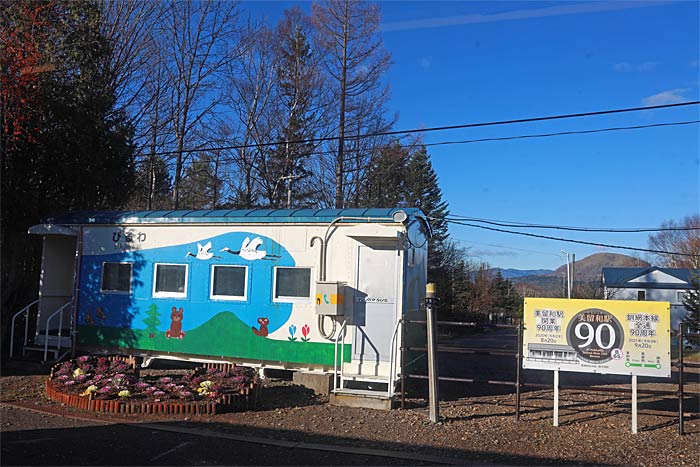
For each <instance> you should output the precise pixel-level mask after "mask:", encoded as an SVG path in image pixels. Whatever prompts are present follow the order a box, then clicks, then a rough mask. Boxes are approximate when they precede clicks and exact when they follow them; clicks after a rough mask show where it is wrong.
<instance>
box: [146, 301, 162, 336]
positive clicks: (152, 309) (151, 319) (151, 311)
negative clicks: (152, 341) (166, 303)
mask: <svg viewBox="0 0 700 467" xmlns="http://www.w3.org/2000/svg"><path fill="white" fill-rule="evenodd" d="M146 316H148V317H147V318H146V319H144V320H143V322H144V323H145V324H146V331H148V334H149V335H150V337H152V336H153V335H155V333H157V332H158V326H160V312H159V311H158V305H156V304H155V303H153V304H151V306H149V307H148V310H146Z"/></svg>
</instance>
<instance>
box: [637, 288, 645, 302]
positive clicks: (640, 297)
mask: <svg viewBox="0 0 700 467" xmlns="http://www.w3.org/2000/svg"><path fill="white" fill-rule="evenodd" d="M646 299H647V292H646V290H637V300H639V301H640V302H643V301H644V300H646Z"/></svg>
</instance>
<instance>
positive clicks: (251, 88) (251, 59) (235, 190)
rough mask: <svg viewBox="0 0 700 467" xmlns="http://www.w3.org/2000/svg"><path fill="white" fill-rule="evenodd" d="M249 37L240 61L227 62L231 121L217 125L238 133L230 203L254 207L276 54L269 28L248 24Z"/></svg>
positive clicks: (261, 172) (222, 130)
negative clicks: (231, 200) (235, 171)
mask: <svg viewBox="0 0 700 467" xmlns="http://www.w3.org/2000/svg"><path fill="white" fill-rule="evenodd" d="M245 35H246V37H247V38H248V40H247V41H246V43H245V47H243V49H242V53H241V56H240V59H239V60H236V61H234V62H231V63H229V66H228V71H227V77H226V79H227V80H226V83H227V86H226V97H225V99H226V103H227V104H228V105H229V106H230V107H231V109H232V111H233V112H232V113H233V115H234V116H235V119H234V120H226V121H225V122H223V123H221V124H220V125H219V132H220V133H223V134H229V135H237V137H236V139H235V142H236V145H237V146H239V148H238V149H236V150H235V151H233V157H232V160H233V164H234V165H235V166H236V169H237V172H238V176H237V177H235V178H233V179H229V180H228V181H227V183H228V184H229V189H230V191H231V192H232V198H233V204H234V205H235V206H236V207H241V208H249V207H253V206H257V205H258V203H259V197H260V190H261V188H260V180H261V179H264V178H265V177H264V170H265V168H264V167H265V161H264V159H265V157H266V154H267V153H268V152H269V151H270V150H271V146H270V143H271V142H272V141H273V139H272V138H273V137H272V136H271V135H272V134H273V132H272V129H273V127H274V123H273V119H272V117H271V115H272V114H274V113H276V110H275V109H274V108H273V107H274V106H275V105H276V104H277V102H276V101H275V99H274V87H275V64H276V56H275V50H274V42H273V35H272V31H271V30H270V29H269V28H267V27H265V26H264V25H259V24H248V26H247V32H246V34H245Z"/></svg>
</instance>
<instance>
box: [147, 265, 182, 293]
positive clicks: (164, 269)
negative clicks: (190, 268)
mask: <svg viewBox="0 0 700 467" xmlns="http://www.w3.org/2000/svg"><path fill="white" fill-rule="evenodd" d="M153 296H154V297H186V296H187V265H186V264H158V263H157V264H156V265H155V280H154V281H153Z"/></svg>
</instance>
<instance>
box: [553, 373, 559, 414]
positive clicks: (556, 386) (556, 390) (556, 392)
mask: <svg viewBox="0 0 700 467" xmlns="http://www.w3.org/2000/svg"><path fill="white" fill-rule="evenodd" d="M554 426H559V370H554Z"/></svg>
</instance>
